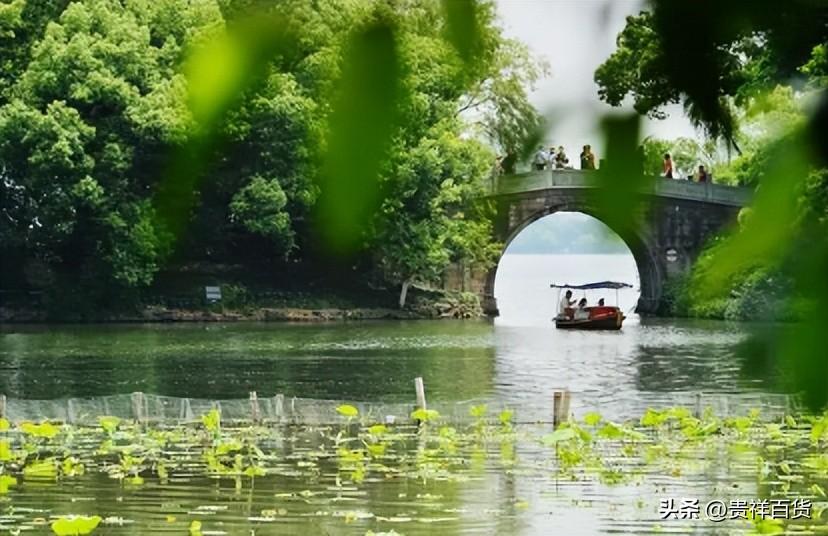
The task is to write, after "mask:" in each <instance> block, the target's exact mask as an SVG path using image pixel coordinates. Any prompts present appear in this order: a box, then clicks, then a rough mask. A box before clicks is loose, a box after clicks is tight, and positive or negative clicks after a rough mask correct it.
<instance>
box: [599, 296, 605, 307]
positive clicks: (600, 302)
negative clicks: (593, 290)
mask: <svg viewBox="0 0 828 536" xmlns="http://www.w3.org/2000/svg"><path fill="white" fill-rule="evenodd" d="M603 306H604V298H601V299H600V300H598V307H603Z"/></svg>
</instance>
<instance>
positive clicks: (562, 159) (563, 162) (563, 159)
mask: <svg viewBox="0 0 828 536" xmlns="http://www.w3.org/2000/svg"><path fill="white" fill-rule="evenodd" d="M567 164H569V158H567V156H566V152H565V151H564V146H563V145H561V146H559V147H558V154H556V155H555V167H556V168H557V169H564V168H566V167H567Z"/></svg>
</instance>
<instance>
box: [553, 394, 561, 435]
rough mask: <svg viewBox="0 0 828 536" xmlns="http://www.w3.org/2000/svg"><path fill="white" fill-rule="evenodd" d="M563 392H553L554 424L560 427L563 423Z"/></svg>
mask: <svg viewBox="0 0 828 536" xmlns="http://www.w3.org/2000/svg"><path fill="white" fill-rule="evenodd" d="M562 401H563V393H561V392H560V391H555V392H553V393H552V426H554V427H556V428H557V427H558V425H559V424H561V405H562V404H563V402H562Z"/></svg>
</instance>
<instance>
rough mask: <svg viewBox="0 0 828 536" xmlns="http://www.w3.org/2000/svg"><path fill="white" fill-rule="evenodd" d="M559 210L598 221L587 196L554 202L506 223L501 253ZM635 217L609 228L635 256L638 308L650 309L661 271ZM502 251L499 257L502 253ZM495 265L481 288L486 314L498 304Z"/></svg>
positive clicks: (647, 235)
mask: <svg viewBox="0 0 828 536" xmlns="http://www.w3.org/2000/svg"><path fill="white" fill-rule="evenodd" d="M560 212H580V213H582V214H586V215H588V216H591V217H593V218H595V219H596V220H598V221H601V222H602V223H604V222H603V221H602V220H601V217H600V216H599V215H598V211H597V210H596V209H595V207H593V206H592V205H591V204H590V203H589V202H588V201H587V200H586V199H584V200H583V201H577V202H571V201H570V202H564V203H559V204H555V205H550V206H545V207H543V208H542V209H540V210H536V211H534V212H531V213H530V214H529V215H528V216H526V217H520V218H515V220H516V224H515V225H513V226H509V227H510V228H507V230H506V232H501V233H500V234H501V240H502V241H503V253H505V252H506V250H507V249H508V247H509V244H511V242H512V241H513V240H514V239H515V237H517V236H518V235H519V234H520V233H521V232H522V231H523V230H524V229H526V228H527V227H528V226H529V225H531V224H533V223H534V222H536V221H538V220H540V219H541V218H543V217H545V216H549V215H551V214H556V213H560ZM513 216H514V214H510V218H509V219H510V220H512V219H513ZM634 221H635V219H634V218H631V221H630V225H629V226H624V225H614V226H613V227H610V229H611V230H612V231H613V232H614V233H616V234H617V235H618V236H619V237H620V238H621V240H622V241H623V242H624V243H625V244H626V245H627V248H629V250H630V253H631V254H632V256H633V258H634V259H635V265H636V268H637V270H638V277H639V281H640V285H641V288H640V292H641V295H640V297H639V300H638V306H637V310H639V311H643V312H653V311H654V310H655V309H656V307H657V304H658V303H659V300H660V299H661V287H662V277H663V274H662V270H661V268H660V267H659V264H658V261H657V259H656V258H655V256H654V255H653V253H652V252H653V250H654V248H653V247H652V244H653V237H652V234H651V233H650V232H649V229H648V227H647V226H646V225H634ZM503 253H501V257H502V255H503ZM497 268H498V266H497V265H495V266H494V268H492V269H491V270H490V271H489V273H488V274H487V276H486V282H485V287H484V302H485V303H484V305H485V308H486V310H487V312H488V313H490V314H492V313H493V314H497V304H496V301H495V298H494V286H495V279H496V277H497Z"/></svg>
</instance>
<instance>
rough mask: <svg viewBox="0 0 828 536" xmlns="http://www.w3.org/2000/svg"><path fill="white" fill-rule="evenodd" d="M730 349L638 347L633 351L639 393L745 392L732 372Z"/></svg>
mask: <svg viewBox="0 0 828 536" xmlns="http://www.w3.org/2000/svg"><path fill="white" fill-rule="evenodd" d="M732 356H733V354H732V348H731V347H730V346H724V347H723V346H722V345H721V344H716V345H713V344H703V345H700V344H695V345H693V346H692V347H689V348H683V347H681V346H639V347H638V348H636V349H635V350H634V351H633V358H634V362H635V366H636V369H637V373H636V375H635V386H636V388H637V389H638V390H639V391H663V392H670V391H684V390H714V391H719V390H733V389H739V388H744V387H745V383H746V382H744V381H740V379H739V377H738V373H737V372H736V371H735V370H734V363H733V357H732Z"/></svg>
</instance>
